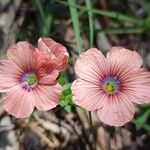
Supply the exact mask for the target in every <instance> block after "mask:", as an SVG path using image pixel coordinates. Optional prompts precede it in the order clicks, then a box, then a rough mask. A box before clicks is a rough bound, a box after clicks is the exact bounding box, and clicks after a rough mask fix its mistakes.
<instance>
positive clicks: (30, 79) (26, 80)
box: [21, 72, 37, 91]
mask: <svg viewBox="0 0 150 150" xmlns="http://www.w3.org/2000/svg"><path fill="white" fill-rule="evenodd" d="M21 83H22V84H23V88H25V89H27V90H29V91H30V90H32V89H33V88H34V87H35V86H36V85H37V76H36V74H35V73H34V72H27V73H25V74H24V75H23V77H22V79H21Z"/></svg>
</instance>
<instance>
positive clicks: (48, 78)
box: [38, 70, 59, 85]
mask: <svg viewBox="0 0 150 150" xmlns="http://www.w3.org/2000/svg"><path fill="white" fill-rule="evenodd" d="M39 75H40V73H39ZM58 75H59V71H58V70H53V71H52V72H51V73H49V74H42V76H39V80H38V84H39V85H52V84H53V83H54V82H55V81H56V78H57V77H58Z"/></svg>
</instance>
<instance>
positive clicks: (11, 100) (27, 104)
mask: <svg viewBox="0 0 150 150" xmlns="http://www.w3.org/2000/svg"><path fill="white" fill-rule="evenodd" d="M34 105H35V99H34V96H33V95H32V92H28V91H27V90H24V89H22V88H21V87H20V86H15V87H14V89H13V90H11V91H10V92H8V93H7V94H6V95H5V97H4V103H3V107H4V109H5V110H6V111H7V112H8V113H9V114H11V115H12V116H14V117H16V118H26V117H29V116H30V115H31V113H32V111H33V109H34Z"/></svg>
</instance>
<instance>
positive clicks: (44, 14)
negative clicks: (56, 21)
mask: <svg viewBox="0 0 150 150" xmlns="http://www.w3.org/2000/svg"><path fill="white" fill-rule="evenodd" d="M32 3H33V4H34V5H35V6H36V8H37V10H38V12H39V15H40V18H41V26H40V34H41V36H49V34H50V31H51V26H52V21H53V15H52V6H53V5H52V3H51V1H48V3H47V5H44V4H42V1H41V0H32Z"/></svg>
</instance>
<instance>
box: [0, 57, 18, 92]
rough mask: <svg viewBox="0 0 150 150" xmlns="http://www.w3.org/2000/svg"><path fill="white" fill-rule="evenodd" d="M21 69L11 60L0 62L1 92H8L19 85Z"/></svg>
mask: <svg viewBox="0 0 150 150" xmlns="http://www.w3.org/2000/svg"><path fill="white" fill-rule="evenodd" d="M20 74H21V69H20V68H18V67H17V66H16V65H15V64H13V63H10V61H9V60H0V92H8V91H10V90H11V88H13V87H14V86H15V85H17V84H18V77H19V75H20Z"/></svg>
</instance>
